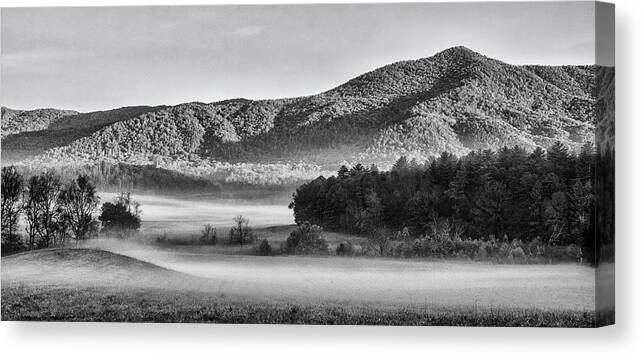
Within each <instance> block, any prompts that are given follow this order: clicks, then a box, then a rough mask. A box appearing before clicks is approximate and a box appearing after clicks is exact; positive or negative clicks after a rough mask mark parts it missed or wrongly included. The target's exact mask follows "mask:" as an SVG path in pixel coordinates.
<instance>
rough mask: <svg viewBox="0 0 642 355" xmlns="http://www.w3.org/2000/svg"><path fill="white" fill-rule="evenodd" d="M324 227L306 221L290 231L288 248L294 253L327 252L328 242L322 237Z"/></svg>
mask: <svg viewBox="0 0 642 355" xmlns="http://www.w3.org/2000/svg"><path fill="white" fill-rule="evenodd" d="M322 234H323V228H321V227H319V226H317V225H315V224H310V223H308V222H304V223H303V224H301V225H299V227H298V228H297V229H296V230H294V231H292V233H290V236H289V237H288V239H287V240H286V242H285V243H286V250H287V252H288V253H294V254H315V253H326V252H327V251H328V242H326V240H325V239H324V238H323V237H322Z"/></svg>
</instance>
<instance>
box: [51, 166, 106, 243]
mask: <svg viewBox="0 0 642 355" xmlns="http://www.w3.org/2000/svg"><path fill="white" fill-rule="evenodd" d="M60 198H61V206H62V208H63V211H64V212H63V214H64V216H65V217H66V218H67V219H68V220H69V224H70V227H71V228H70V229H71V232H72V234H73V238H74V239H75V240H76V242H78V241H81V240H84V239H86V238H87V236H88V235H89V234H90V232H91V231H92V229H94V228H95V223H94V216H93V215H94V212H95V211H96V209H97V207H98V203H99V201H100V198H99V197H98V195H97V194H96V187H95V186H94V185H93V184H92V183H91V182H89V178H88V177H87V175H79V176H78V177H77V178H76V179H75V180H72V181H71V183H70V184H69V186H67V188H66V189H64V190H63V191H62V193H61V195H60Z"/></svg>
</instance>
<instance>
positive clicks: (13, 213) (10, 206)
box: [1, 166, 24, 252]
mask: <svg viewBox="0 0 642 355" xmlns="http://www.w3.org/2000/svg"><path fill="white" fill-rule="evenodd" d="M23 182H24V181H23V178H22V175H21V174H20V173H19V172H18V171H17V170H16V168H15V167H13V166H9V167H3V168H2V211H1V212H2V237H3V243H2V249H5V246H6V247H7V249H8V250H7V251H8V252H12V251H14V250H16V249H17V248H18V244H19V236H18V235H17V233H16V229H17V228H18V218H19V217H20V213H21V211H22V207H23V206H22V204H21V203H20V197H21V194H22V185H23Z"/></svg>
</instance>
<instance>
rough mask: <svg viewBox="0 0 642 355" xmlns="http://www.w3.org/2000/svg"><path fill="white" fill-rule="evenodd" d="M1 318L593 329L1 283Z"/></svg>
mask: <svg viewBox="0 0 642 355" xmlns="http://www.w3.org/2000/svg"><path fill="white" fill-rule="evenodd" d="M1 316H2V320H3V321H67V322H159V323H252V324H344V325H405V326H500V327H581V328H584V327H593V326H594V325H595V314H594V312H588V311H559V310H540V309H511V308H485V309H478V308H476V307H437V308H420V307H404V308H381V307H374V306H372V307H369V306H346V305H341V304H308V305H306V304H284V303H279V304H273V303H269V302H263V303H254V302H252V303H250V302H237V301H234V300H230V299H228V298H227V297H226V296H225V295H224V294H221V295H218V296H216V297H213V296H212V295H210V294H201V293H182V292H168V291H166V290H150V289H144V288H141V289H134V290H132V289H106V288H65V287H52V286H26V285H20V284H8V285H4V284H3V285H2V312H1Z"/></svg>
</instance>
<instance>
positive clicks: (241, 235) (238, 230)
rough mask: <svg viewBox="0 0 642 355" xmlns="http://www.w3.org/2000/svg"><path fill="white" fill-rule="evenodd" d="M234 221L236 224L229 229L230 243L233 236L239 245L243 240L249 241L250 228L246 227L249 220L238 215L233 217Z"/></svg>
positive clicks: (232, 240)
mask: <svg viewBox="0 0 642 355" xmlns="http://www.w3.org/2000/svg"><path fill="white" fill-rule="evenodd" d="M234 223H236V226H235V227H233V228H232V229H231V230H230V244H232V243H233V242H234V238H235V237H236V238H238V240H239V244H241V245H243V242H244V241H251V239H252V234H251V233H252V229H251V228H250V227H248V224H249V223H250V220H249V219H247V218H245V217H243V216H242V215H238V216H236V217H234Z"/></svg>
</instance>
